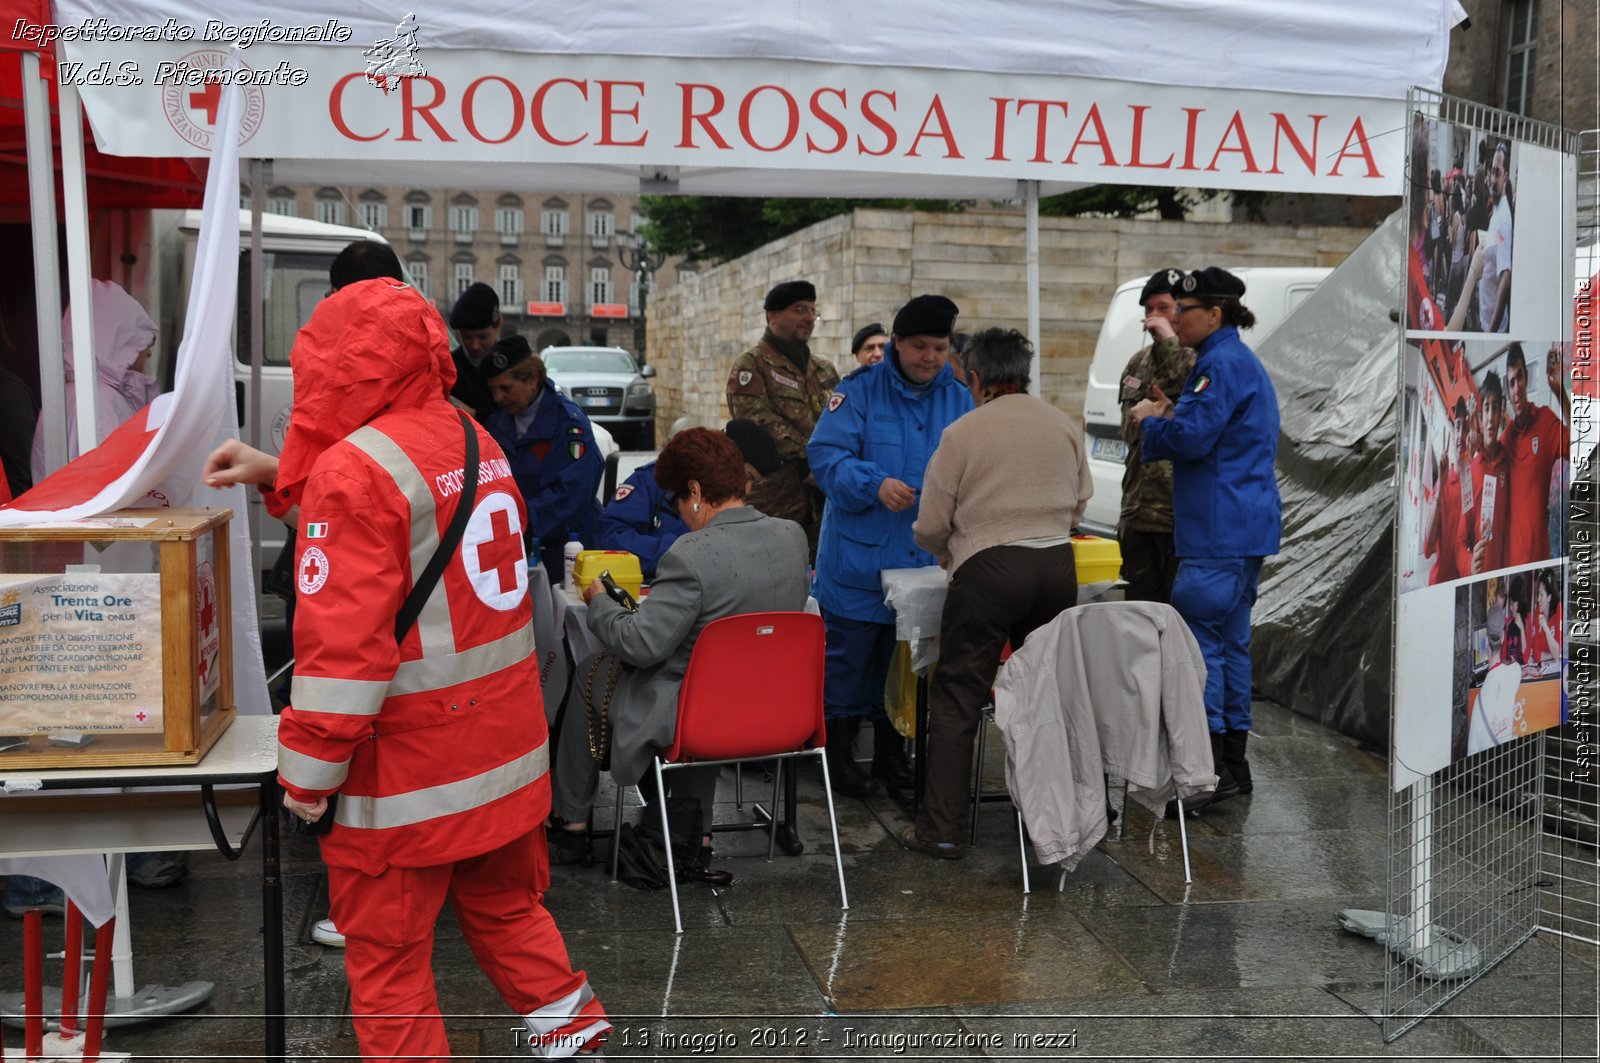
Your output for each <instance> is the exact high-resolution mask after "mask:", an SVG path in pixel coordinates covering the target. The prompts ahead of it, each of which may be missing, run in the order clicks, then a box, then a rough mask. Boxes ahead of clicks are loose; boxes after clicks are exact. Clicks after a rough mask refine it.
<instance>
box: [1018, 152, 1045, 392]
mask: <svg viewBox="0 0 1600 1063" xmlns="http://www.w3.org/2000/svg"><path fill="white" fill-rule="evenodd" d="M1022 186H1023V189H1024V198H1025V199H1026V201H1027V204H1028V338H1029V339H1030V340H1032V341H1033V363H1032V364H1031V365H1029V366H1028V376H1029V378H1030V379H1031V380H1032V385H1031V389H1030V390H1031V391H1032V393H1033V394H1035V395H1038V394H1041V393H1042V392H1043V390H1044V387H1043V385H1044V381H1043V380H1041V379H1040V361H1039V359H1040V355H1041V352H1042V351H1043V349H1044V340H1043V337H1041V336H1040V335H1039V182H1038V181H1024V182H1022Z"/></svg>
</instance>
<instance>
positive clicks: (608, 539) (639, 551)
mask: <svg viewBox="0 0 1600 1063" xmlns="http://www.w3.org/2000/svg"><path fill="white" fill-rule="evenodd" d="M688 533H689V526H688V525H687V524H685V523H684V522H683V518H682V517H680V516H678V506H677V503H676V502H675V501H673V499H672V498H671V497H669V496H668V495H667V493H666V492H665V491H663V490H662V489H661V485H660V484H658V483H656V463H655V462H653V461H652V462H649V463H647V464H644V465H641V466H639V467H638V468H637V469H635V470H634V471H633V474H632V475H631V476H629V477H628V478H627V479H626V480H624V481H623V483H622V486H621V487H618V488H617V493H616V495H615V496H614V497H613V498H612V499H611V501H610V502H608V503H606V508H605V509H604V510H603V511H601V513H600V523H599V525H598V526H597V528H596V530H595V546H596V547H597V548H598V549H601V550H627V551H628V552H629V553H632V554H636V555H638V558H639V568H640V569H641V570H642V571H643V573H644V578H645V579H647V580H651V579H655V576H656V565H658V564H660V562H661V555H662V554H664V553H666V552H667V547H669V546H671V545H672V544H673V543H675V542H677V541H678V536H680V535H687V534H688Z"/></svg>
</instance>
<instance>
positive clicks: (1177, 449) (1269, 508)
mask: <svg viewBox="0 0 1600 1063" xmlns="http://www.w3.org/2000/svg"><path fill="white" fill-rule="evenodd" d="M1196 355H1197V356H1196V358H1195V363H1194V369H1193V370H1192V371H1191V372H1190V373H1189V380H1188V382H1187V383H1186V384H1184V386H1183V394H1182V395H1181V396H1179V397H1178V399H1177V408H1176V409H1175V410H1174V411H1173V416H1172V417H1171V418H1170V419H1167V418H1162V417H1146V418H1145V419H1144V420H1143V421H1142V422H1140V428H1141V429H1142V430H1143V432H1144V460H1145V461H1170V462H1172V540H1173V547H1174V549H1175V550H1176V552H1177V555H1178V556H1179V557H1194V558H1202V557H1209V558H1222V557H1268V556H1270V555H1272V554H1275V553H1277V552H1278V540H1279V536H1280V535H1281V533H1282V529H1283V501H1282V499H1281V498H1280V497H1279V495H1278V479H1277V473H1276V463H1277V456H1278V393H1277V392H1276V391H1275V390H1274V389H1273V387H1272V379H1271V378H1270V377H1268V376H1267V370H1266V368H1265V367H1264V366H1263V365H1262V364H1261V362H1260V360H1259V359H1257V358H1256V356H1255V353H1254V352H1253V351H1251V350H1250V348H1249V347H1246V346H1245V345H1244V341H1242V340H1241V339H1239V330H1238V329H1236V328H1233V327H1232V326H1224V327H1223V328H1220V329H1218V330H1217V331H1215V332H1213V333H1212V334H1211V335H1210V336H1208V337H1206V338H1205V339H1204V340H1202V341H1201V343H1200V346H1199V347H1198V348H1197V349H1196Z"/></svg>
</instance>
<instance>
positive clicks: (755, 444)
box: [723, 417, 783, 476]
mask: <svg viewBox="0 0 1600 1063" xmlns="http://www.w3.org/2000/svg"><path fill="white" fill-rule="evenodd" d="M723 431H724V432H726V433H727V435H728V438H729V439H731V440H733V442H734V445H735V446H737V447H738V448H739V453H741V454H743V455H744V460H745V461H747V462H749V463H750V464H751V465H752V466H754V467H755V470H756V472H758V473H760V474H761V475H762V476H771V475H772V474H773V473H775V472H777V471H778V467H779V466H780V465H782V464H783V459H782V458H779V457H778V445H777V444H776V443H774V442H773V441H772V437H771V436H770V435H768V434H767V430H766V429H764V428H762V427H761V426H760V425H758V424H756V423H755V422H754V421H749V420H746V419H744V418H743V417H740V418H738V419H737V420H733V421H729V422H728V426H727V427H726V428H724V429H723Z"/></svg>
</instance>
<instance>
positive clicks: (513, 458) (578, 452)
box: [484, 380, 605, 583]
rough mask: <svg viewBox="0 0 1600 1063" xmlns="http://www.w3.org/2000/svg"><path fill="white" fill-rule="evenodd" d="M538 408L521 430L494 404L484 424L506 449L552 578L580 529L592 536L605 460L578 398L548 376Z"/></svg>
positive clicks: (586, 539) (587, 538) (589, 539)
mask: <svg viewBox="0 0 1600 1063" xmlns="http://www.w3.org/2000/svg"><path fill="white" fill-rule="evenodd" d="M538 403H539V406H538V409H537V410H535V411H534V415H533V421H532V422H531V423H529V425H528V428H527V431H525V432H523V433H521V434H520V435H519V434H518V433H517V429H516V420H515V418H514V417H513V416H512V415H511V413H509V412H508V411H506V410H496V411H495V412H494V413H493V414H491V415H490V417H489V421H488V423H487V424H485V425H484V428H486V429H487V430H488V432H489V434H490V435H491V436H493V437H494V441H495V442H496V443H499V444H500V449H501V450H503V451H505V454H506V460H507V461H509V462H510V463H511V474H512V475H513V476H514V477H516V481H517V488H518V489H519V490H520V491H521V492H522V498H523V501H524V502H525V503H526V504H527V507H528V528H529V530H530V531H531V532H532V533H533V534H534V535H536V536H538V537H539V563H540V564H541V565H543V566H544V568H545V571H546V572H547V573H548V574H549V577H550V581H551V582H552V583H554V582H556V581H558V580H560V579H561V574H562V572H563V570H564V568H565V565H564V561H563V558H562V551H563V550H564V549H565V548H566V545H567V538H568V536H569V535H571V533H573V532H577V533H578V538H579V539H580V540H581V541H582V542H583V544H584V546H585V547H589V546H591V545H592V544H593V542H594V534H595V525H596V522H597V521H598V520H599V518H600V503H599V501H598V500H597V499H596V498H595V494H596V492H598V491H599V490H600V477H601V474H602V473H604V472H605V460H604V459H603V458H601V456H600V448H599V446H598V445H596V443H595V441H594V428H593V427H592V426H591V425H590V424H589V418H588V417H586V416H584V413H583V411H582V410H580V409H578V407H577V404H576V403H574V402H573V401H572V400H571V399H569V398H567V397H566V396H565V395H563V394H561V392H559V391H557V390H556V388H555V385H554V384H552V383H550V381H549V380H546V381H545V382H544V388H543V390H542V391H541V392H540V394H539V398H538Z"/></svg>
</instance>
